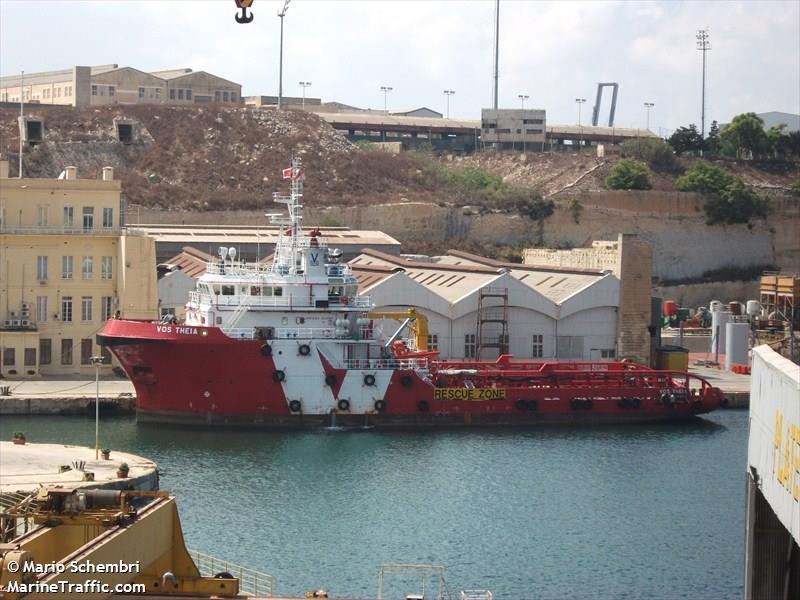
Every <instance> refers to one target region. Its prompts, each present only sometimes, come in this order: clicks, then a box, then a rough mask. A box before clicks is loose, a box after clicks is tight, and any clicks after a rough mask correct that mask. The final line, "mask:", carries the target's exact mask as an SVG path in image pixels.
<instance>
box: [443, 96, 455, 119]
mask: <svg viewBox="0 0 800 600" xmlns="http://www.w3.org/2000/svg"><path fill="white" fill-rule="evenodd" d="M442 93H443V94H444V95H445V96H446V97H447V118H448V119H449V118H450V96H452V95H453V94H455V93H456V91H455V90H444V91H443V92H442Z"/></svg>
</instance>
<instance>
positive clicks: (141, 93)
mask: <svg viewBox="0 0 800 600" xmlns="http://www.w3.org/2000/svg"><path fill="white" fill-rule="evenodd" d="M139 98H144V88H143V87H140V88H139Z"/></svg>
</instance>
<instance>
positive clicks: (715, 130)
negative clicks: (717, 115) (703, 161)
mask: <svg viewBox="0 0 800 600" xmlns="http://www.w3.org/2000/svg"><path fill="white" fill-rule="evenodd" d="M721 147H722V142H720V139H719V123H717V122H716V121H711V127H709V128H708V137H706V141H705V149H706V152H707V153H708V155H709V156H718V155H719V152H720V148H721Z"/></svg>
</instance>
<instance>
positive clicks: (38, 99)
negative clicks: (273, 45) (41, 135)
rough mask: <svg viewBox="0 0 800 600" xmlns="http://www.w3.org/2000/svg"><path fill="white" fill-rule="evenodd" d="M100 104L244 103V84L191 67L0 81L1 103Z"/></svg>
mask: <svg viewBox="0 0 800 600" xmlns="http://www.w3.org/2000/svg"><path fill="white" fill-rule="evenodd" d="M20 96H21V97H22V98H23V100H24V102H35V103H39V104H61V105H66V106H103V105H107V104H178V105H193V104H204V103H208V102H222V103H225V104H235V105H238V104H241V103H242V86H241V85H240V84H238V83H235V82H233V81H229V80H227V79H224V78H222V77H218V76H217V75H213V74H211V73H207V72H205V71H193V70H192V69H188V68H185V69H172V70H168V71H154V72H152V73H145V72H144V71H140V70H139V69H135V68H133V67H120V66H119V65H116V64H110V65H97V66H94V67H85V66H74V67H72V68H70V69H62V70H59V71H45V72H40V73H25V74H24V75H23V74H18V75H17V74H14V75H8V76H4V77H0V102H15V103H16V102H19V101H20Z"/></svg>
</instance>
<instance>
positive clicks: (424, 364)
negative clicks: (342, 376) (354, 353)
mask: <svg viewBox="0 0 800 600" xmlns="http://www.w3.org/2000/svg"><path fill="white" fill-rule="evenodd" d="M341 362H342V364H343V366H344V368H345V369H356V370H357V369H366V370H376V371H380V370H395V369H406V370H410V369H413V370H414V371H419V370H422V371H424V370H427V369H428V359H427V358H349V359H347V360H344V361H341Z"/></svg>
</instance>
